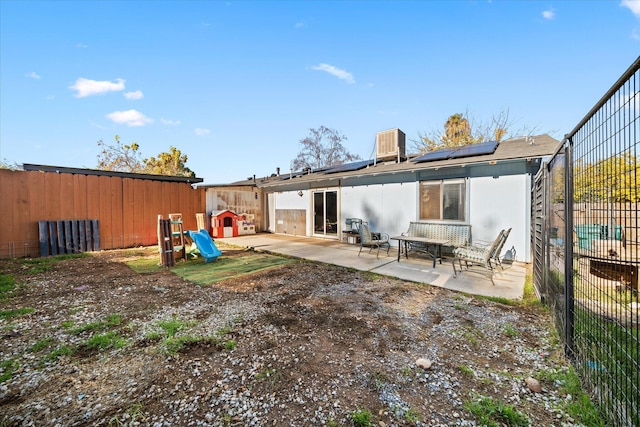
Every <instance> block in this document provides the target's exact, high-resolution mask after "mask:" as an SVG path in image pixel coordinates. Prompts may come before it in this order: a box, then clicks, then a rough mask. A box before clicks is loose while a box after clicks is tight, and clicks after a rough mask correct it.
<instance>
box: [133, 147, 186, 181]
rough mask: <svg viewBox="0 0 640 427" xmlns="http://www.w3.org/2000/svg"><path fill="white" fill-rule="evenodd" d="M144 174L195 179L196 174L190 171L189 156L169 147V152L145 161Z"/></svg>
mask: <svg viewBox="0 0 640 427" xmlns="http://www.w3.org/2000/svg"><path fill="white" fill-rule="evenodd" d="M142 162H143V163H144V170H143V172H144V173H150V174H154V175H170V176H188V177H195V176H196V174H195V172H193V171H192V170H191V169H189V168H188V167H187V166H186V165H185V163H187V155H186V154H182V152H181V151H180V150H178V149H177V148H176V147H169V152H168V153H167V152H164V153H160V154H158V157H157V158H156V157H149V158H148V159H143V160H142Z"/></svg>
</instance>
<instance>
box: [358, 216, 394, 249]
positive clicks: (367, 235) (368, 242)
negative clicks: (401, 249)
mask: <svg viewBox="0 0 640 427" xmlns="http://www.w3.org/2000/svg"><path fill="white" fill-rule="evenodd" d="M358 232H359V233H360V251H359V252H358V256H360V253H361V252H362V248H364V247H368V248H369V253H371V251H372V250H373V248H377V250H378V251H377V253H376V258H379V257H380V247H384V246H386V247H387V255H389V249H391V244H390V243H389V235H388V234H385V233H371V230H370V229H369V224H367V223H366V222H362V223H360V227H359V228H358Z"/></svg>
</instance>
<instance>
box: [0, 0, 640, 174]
mask: <svg viewBox="0 0 640 427" xmlns="http://www.w3.org/2000/svg"><path fill="white" fill-rule="evenodd" d="M639 55H640V1H638V0H623V1H620V0H610V1H597V0H590V1H533V0H531V1H500V0H493V1H486V0H475V1H462V0H459V1H455V0H454V1H319V0H318V1H204V0H201V1H184V0H183V1H152V0H146V1H132V0H129V1H115V0H110V1H104V2H101V1H90V0H85V1H45V0H40V1H11V0H0V160H2V161H4V162H6V163H9V164H17V165H21V164H23V163H31V164H41V165H50V166H62V167H71V168H96V167H97V164H98V158H97V156H98V155H99V153H100V148H99V146H98V141H103V142H104V143H106V144H110V145H113V144H115V136H116V135H118V136H119V137H120V140H121V142H122V143H123V144H131V143H133V142H136V143H138V144H139V146H140V152H141V154H142V157H151V156H157V154H159V153H161V152H166V151H169V148H170V147H172V146H173V147H176V148H178V149H179V150H180V151H181V152H182V153H183V154H186V155H187V156H188V161H187V164H186V165H187V167H189V168H190V169H191V170H193V171H194V172H195V173H196V176H197V177H199V178H203V179H204V182H205V183H207V184H223V183H230V182H233V181H237V180H242V179H246V178H247V177H250V176H253V175H256V176H258V177H262V176H268V175H271V174H273V173H275V172H276V168H280V170H281V172H283V173H285V172H289V170H290V167H291V162H292V160H293V159H294V158H295V157H296V155H297V153H298V152H299V151H300V149H301V146H300V141H301V140H302V139H304V138H305V137H307V136H309V134H310V129H317V128H319V127H320V126H325V127H327V128H330V129H334V130H336V131H338V133H339V134H341V135H344V136H345V137H346V139H345V140H344V141H343V144H344V146H345V147H346V149H347V150H348V151H349V152H351V153H354V154H357V155H359V156H360V157H361V158H363V159H369V158H372V156H373V155H374V152H375V151H374V150H375V136H376V133H377V132H379V131H383V130H387V129H393V128H399V129H401V130H402V131H403V132H404V133H405V134H406V138H407V147H408V148H410V147H411V146H412V145H413V144H412V142H411V141H415V140H416V139H418V136H419V135H420V134H424V133H429V134H430V133H433V132H440V131H441V129H442V127H443V125H444V123H445V122H446V120H447V118H448V117H449V116H451V115H452V114H455V113H462V114H467V115H468V116H469V117H470V118H471V119H472V121H475V122H486V121H489V120H491V118H492V117H494V116H496V115H498V114H499V113H500V112H508V113H509V120H510V122H511V125H512V127H511V130H512V131H513V130H514V129H515V130H519V129H523V130H525V131H528V132H530V131H533V133H534V134H542V133H548V134H549V135H551V136H553V137H555V138H557V139H559V140H561V139H562V137H563V136H564V135H565V134H567V133H569V132H570V131H571V130H572V129H573V128H574V127H575V126H576V125H577V124H578V122H579V121H580V120H581V119H582V118H583V117H584V116H585V115H586V114H587V113H588V112H589V110H590V109H591V108H592V107H593V105H594V104H595V103H596V102H598V101H599V100H600V98H601V97H602V96H603V95H604V94H605V92H606V91H607V90H608V89H609V88H610V87H611V86H612V85H613V84H614V83H615V82H616V80H618V78H619V77H620V76H621V75H622V74H623V73H624V72H625V71H626V70H627V69H628V68H629V66H630V65H631V64H632V63H633V62H634V61H635V60H636V59H637V58H638V56H639Z"/></svg>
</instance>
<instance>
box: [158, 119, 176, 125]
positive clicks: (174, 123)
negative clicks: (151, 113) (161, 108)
mask: <svg viewBox="0 0 640 427" xmlns="http://www.w3.org/2000/svg"><path fill="white" fill-rule="evenodd" d="M160 123H162V124H163V125H167V126H178V125H180V123H181V122H180V120H169V119H160Z"/></svg>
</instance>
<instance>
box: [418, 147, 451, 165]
mask: <svg viewBox="0 0 640 427" xmlns="http://www.w3.org/2000/svg"><path fill="white" fill-rule="evenodd" d="M454 151H455V149H453V148H443V149H442V150H436V151H430V152H428V153H427V154H423V155H422V156H420V157H416V158H415V159H413V162H414V163H422V162H432V161H434V160H444V159H448V158H449V156H451V155H452V154H453V152H454Z"/></svg>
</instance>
